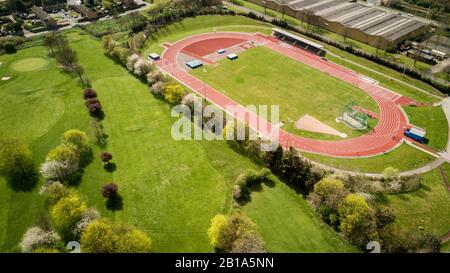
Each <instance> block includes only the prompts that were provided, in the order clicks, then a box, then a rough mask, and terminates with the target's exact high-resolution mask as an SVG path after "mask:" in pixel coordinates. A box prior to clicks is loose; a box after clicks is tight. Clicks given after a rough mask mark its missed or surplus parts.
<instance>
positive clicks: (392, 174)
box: [383, 167, 400, 180]
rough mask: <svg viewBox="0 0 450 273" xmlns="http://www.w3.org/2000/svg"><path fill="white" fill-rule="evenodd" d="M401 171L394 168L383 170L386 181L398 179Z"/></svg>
mask: <svg viewBox="0 0 450 273" xmlns="http://www.w3.org/2000/svg"><path fill="white" fill-rule="evenodd" d="M399 173H400V171H399V169H396V168H394V167H387V168H386V169H384V170H383V177H384V179H386V180H392V179H395V178H397V177H398V175H399Z"/></svg>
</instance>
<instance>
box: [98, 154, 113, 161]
mask: <svg viewBox="0 0 450 273" xmlns="http://www.w3.org/2000/svg"><path fill="white" fill-rule="evenodd" d="M112 158H113V156H112V154H111V153H108V152H103V153H101V154H100V159H101V161H102V162H103V163H109V162H110V161H111V160H112Z"/></svg>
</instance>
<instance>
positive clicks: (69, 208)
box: [50, 195, 87, 239]
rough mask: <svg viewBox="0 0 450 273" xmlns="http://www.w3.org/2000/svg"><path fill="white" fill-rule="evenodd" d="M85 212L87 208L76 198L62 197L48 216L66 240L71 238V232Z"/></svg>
mask: <svg viewBox="0 0 450 273" xmlns="http://www.w3.org/2000/svg"><path fill="white" fill-rule="evenodd" d="M86 210H87V206H86V204H85V203H83V202H82V201H81V200H80V199H79V198H78V196H76V195H71V196H68V197H64V198H62V199H61V200H59V201H58V203H56V204H55V205H54V206H53V208H52V209H51V212H50V215H51V217H52V220H53V223H54V225H55V227H56V229H57V230H58V231H59V232H60V234H61V235H62V236H63V237H64V238H66V239H70V238H73V234H72V230H73V228H74V227H75V225H76V223H78V222H79V221H80V220H81V219H82V216H83V213H84V212H85V211H86Z"/></svg>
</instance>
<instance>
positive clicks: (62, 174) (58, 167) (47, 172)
mask: <svg viewBox="0 0 450 273" xmlns="http://www.w3.org/2000/svg"><path fill="white" fill-rule="evenodd" d="M77 170H78V162H71V161H69V160H66V161H56V160H52V161H46V162H44V163H42V164H41V166H40V168H39V172H40V173H41V175H42V176H43V177H44V178H45V179H47V180H61V181H67V180H68V179H70V178H71V177H72V175H73V174H75V173H76V172H77Z"/></svg>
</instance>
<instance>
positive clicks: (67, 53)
mask: <svg viewBox="0 0 450 273" xmlns="http://www.w3.org/2000/svg"><path fill="white" fill-rule="evenodd" d="M55 57H56V60H57V61H58V63H59V64H60V65H62V66H63V67H65V68H68V69H70V70H72V69H73V68H74V67H75V65H76V64H77V62H78V56H77V52H76V51H75V50H73V49H71V48H70V46H69V42H68V41H66V40H65V39H61V40H60V41H59V44H58V47H57V50H56V51H55Z"/></svg>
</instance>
